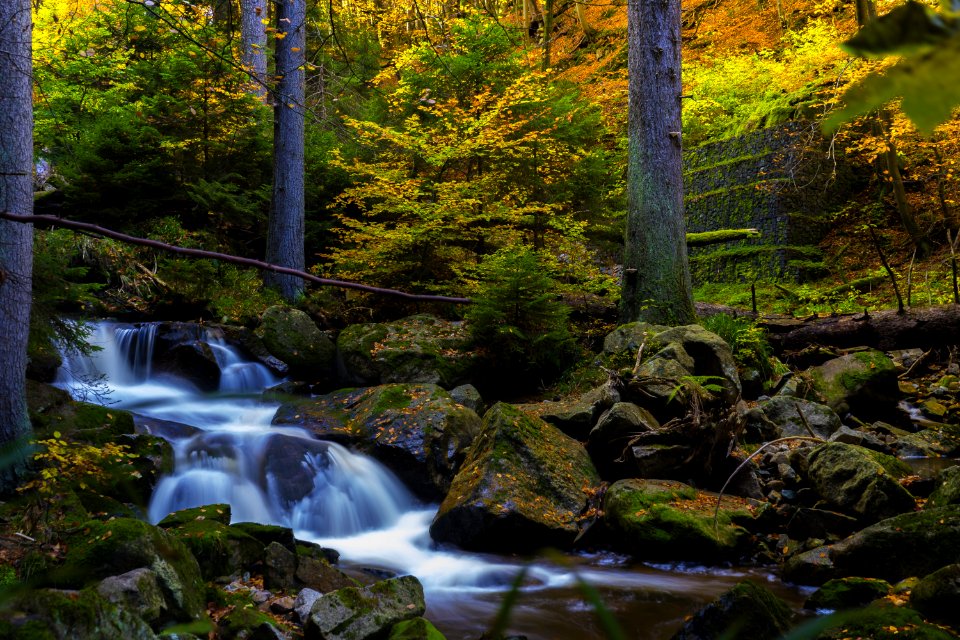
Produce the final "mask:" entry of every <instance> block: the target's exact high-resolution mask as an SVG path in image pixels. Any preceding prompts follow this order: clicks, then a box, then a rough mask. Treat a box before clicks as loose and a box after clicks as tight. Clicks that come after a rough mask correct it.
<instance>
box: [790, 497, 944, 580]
mask: <svg viewBox="0 0 960 640" xmlns="http://www.w3.org/2000/svg"><path fill="white" fill-rule="evenodd" d="M957 549H960V505H949V506H946V507H938V508H935V509H927V510H924V511H915V512H911V513H903V514H900V515H898V516H894V517H892V518H887V519H886V520H881V521H880V522H878V523H876V524H872V525H870V526H869V527H866V528H865V529H862V530H860V531H858V532H857V533H855V534H853V535H852V536H849V537H847V538H845V539H844V540H841V541H840V542H838V543H836V544H833V545H829V546H823V547H817V548H815V549H811V550H810V551H806V552H804V553H801V554H798V555H795V556H793V557H791V558H790V559H789V560H788V561H787V562H786V563H785V564H784V567H783V576H784V579H785V580H788V581H790V582H795V583H799V584H822V583H824V582H826V581H827V580H829V579H831V578H840V577H848V576H861V577H866V578H881V579H883V580H886V581H888V582H891V583H893V582H897V581H899V580H903V579H905V578H908V577H910V576H918V575H927V574H930V573H933V572H934V571H936V570H937V569H939V568H941V567H943V566H946V565H947V564H950V563H951V561H952V560H953V559H955V558H956V553H957Z"/></svg>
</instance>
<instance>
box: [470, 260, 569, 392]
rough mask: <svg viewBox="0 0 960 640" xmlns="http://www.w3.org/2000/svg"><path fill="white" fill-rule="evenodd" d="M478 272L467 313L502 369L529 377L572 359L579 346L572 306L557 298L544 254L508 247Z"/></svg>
mask: <svg viewBox="0 0 960 640" xmlns="http://www.w3.org/2000/svg"><path fill="white" fill-rule="evenodd" d="M479 272H480V284H479V290H478V292H477V295H476V296H475V297H474V304H473V305H471V307H470V309H469V310H468V311H467V316H466V319H467V322H468V326H469V327H470V332H471V335H472V337H473V340H474V341H475V342H476V343H477V344H478V345H480V346H482V347H483V348H484V349H485V350H486V351H487V352H488V354H489V355H490V357H491V358H492V361H493V364H494V366H495V367H496V370H497V372H498V374H501V375H505V376H507V377H509V378H511V379H514V378H515V379H516V380H518V381H522V380H526V381H527V382H529V381H530V377H529V376H530V375H531V374H534V375H536V374H546V375H551V374H555V373H557V372H558V371H559V370H560V369H561V368H562V367H563V366H564V365H566V364H568V363H569V361H570V359H571V356H572V355H573V354H574V353H575V347H576V345H575V342H574V340H573V337H572V336H571V334H570V331H569V328H568V324H567V317H568V315H569V309H568V308H567V307H566V305H564V304H563V303H562V302H560V301H559V300H558V299H557V298H558V286H557V283H556V281H555V280H554V279H553V278H552V277H551V276H550V273H549V270H548V268H547V265H546V263H545V261H544V260H542V259H541V257H540V256H539V254H538V253H537V252H536V251H532V250H530V249H526V248H517V249H504V250H501V251H499V252H497V253H495V254H493V255H491V256H487V257H486V258H485V259H484V260H483V262H482V263H481V265H480V267H479Z"/></svg>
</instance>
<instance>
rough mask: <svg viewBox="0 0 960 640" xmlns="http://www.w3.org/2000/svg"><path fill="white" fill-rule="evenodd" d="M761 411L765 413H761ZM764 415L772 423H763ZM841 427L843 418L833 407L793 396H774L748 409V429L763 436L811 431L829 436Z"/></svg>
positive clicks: (778, 436)
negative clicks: (841, 418) (767, 424)
mask: <svg viewBox="0 0 960 640" xmlns="http://www.w3.org/2000/svg"><path fill="white" fill-rule="evenodd" d="M757 412H760V413H762V416H757V415H756V414H757ZM764 419H765V420H766V421H769V424H770V425H772V427H768V426H766V425H764V424H762V423H763V422H764ZM807 427H809V429H807ZM840 427H841V424H840V418H839V417H838V416H837V414H836V412H834V411H833V409H831V408H830V407H828V406H826V405H823V404H818V403H816V402H811V401H809V400H802V399H800V398H791V397H789V396H775V397H773V398H770V399H769V400H766V401H764V402H761V403H760V404H759V405H758V406H757V407H756V408H755V409H752V410H751V411H749V412H748V413H747V432H748V433H751V434H757V435H759V436H761V437H760V438H757V439H759V440H774V439H776V438H783V437H785V436H810V435H811V433H810V432H811V431H812V432H813V434H812V435H815V436H817V437H819V438H823V439H824V440H826V439H827V438H829V437H830V436H831V435H832V434H833V433H834V432H835V431H837V430H838V429H839V428H840Z"/></svg>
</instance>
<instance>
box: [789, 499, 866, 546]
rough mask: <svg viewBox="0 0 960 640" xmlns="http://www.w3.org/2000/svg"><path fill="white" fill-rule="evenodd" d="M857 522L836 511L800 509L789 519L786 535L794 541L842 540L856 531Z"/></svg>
mask: <svg viewBox="0 0 960 640" xmlns="http://www.w3.org/2000/svg"><path fill="white" fill-rule="evenodd" d="M858 526H859V522H858V521H857V519H856V518H853V517H851V516H848V515H844V514H842V513H837V512H836V511H828V510H826V509H814V508H810V507H800V508H798V509H797V510H796V511H795V512H794V513H793V515H792V516H791V517H790V521H789V522H788V524H787V535H789V536H790V537H791V538H793V539H795V540H807V539H809V538H821V539H828V538H829V539H833V540H837V539H842V538H845V537H847V536H848V535H850V534H851V533H853V532H854V531H856V530H857V528H858Z"/></svg>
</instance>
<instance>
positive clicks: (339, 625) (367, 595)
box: [303, 576, 426, 640]
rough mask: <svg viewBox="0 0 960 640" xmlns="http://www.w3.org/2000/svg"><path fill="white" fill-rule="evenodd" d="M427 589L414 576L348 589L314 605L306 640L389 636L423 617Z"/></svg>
mask: <svg viewBox="0 0 960 640" xmlns="http://www.w3.org/2000/svg"><path fill="white" fill-rule="evenodd" d="M425 610H426V604H425V602H424V599H423V587H422V586H421V584H420V581H419V580H417V579H416V578H414V577H413V576H403V577H401V578H391V579H389V580H383V581H381V582H377V583H375V584H372V585H370V586H368V587H364V588H362V589H361V588H357V587H347V588H345V589H339V590H337V591H333V592H331V593H327V594H324V595H323V596H321V597H320V598H318V599H317V600H316V602H314V603H313V607H312V608H311V609H310V615H309V616H308V617H307V620H306V622H305V624H304V626H303V637H304V640H363V639H367V638H369V639H373V638H377V637H385V636H386V635H387V634H388V633H389V631H390V630H391V629H392V628H393V627H394V625H396V624H398V623H400V622H403V621H405V620H412V619H414V618H418V617H421V616H423V613H424V611H425Z"/></svg>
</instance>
